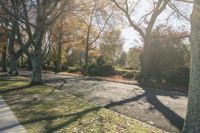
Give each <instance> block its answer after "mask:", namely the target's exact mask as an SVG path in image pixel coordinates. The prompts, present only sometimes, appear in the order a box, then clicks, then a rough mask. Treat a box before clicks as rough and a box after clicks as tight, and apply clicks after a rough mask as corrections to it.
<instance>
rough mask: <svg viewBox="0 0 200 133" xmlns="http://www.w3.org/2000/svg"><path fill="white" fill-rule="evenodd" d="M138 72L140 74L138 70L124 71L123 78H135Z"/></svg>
mask: <svg viewBox="0 0 200 133" xmlns="http://www.w3.org/2000/svg"><path fill="white" fill-rule="evenodd" d="M139 74H140V72H138V71H131V72H126V73H124V74H123V78H126V79H136V78H137V77H138V76H139Z"/></svg>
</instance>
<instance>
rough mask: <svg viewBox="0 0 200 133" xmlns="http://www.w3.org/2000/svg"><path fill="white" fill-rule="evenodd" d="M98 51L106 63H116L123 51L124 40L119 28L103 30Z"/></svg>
mask: <svg viewBox="0 0 200 133" xmlns="http://www.w3.org/2000/svg"><path fill="white" fill-rule="evenodd" d="M101 43H102V44H100V51H101V53H102V55H103V56H104V58H105V61H106V63H109V64H113V65H117V64H119V61H120V58H121V56H122V53H123V45H124V40H123V38H122V37H121V31H120V30H119V29H111V30H110V31H105V33H104V34H103V35H102V39H101Z"/></svg>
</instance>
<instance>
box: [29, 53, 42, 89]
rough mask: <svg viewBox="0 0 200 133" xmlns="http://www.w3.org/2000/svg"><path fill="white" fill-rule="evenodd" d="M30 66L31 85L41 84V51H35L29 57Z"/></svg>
mask: <svg viewBox="0 0 200 133" xmlns="http://www.w3.org/2000/svg"><path fill="white" fill-rule="evenodd" d="M31 64H32V81H31V84H33V85H39V84H42V70H41V66H42V65H41V50H35V51H34V53H33V54H32V55H31Z"/></svg>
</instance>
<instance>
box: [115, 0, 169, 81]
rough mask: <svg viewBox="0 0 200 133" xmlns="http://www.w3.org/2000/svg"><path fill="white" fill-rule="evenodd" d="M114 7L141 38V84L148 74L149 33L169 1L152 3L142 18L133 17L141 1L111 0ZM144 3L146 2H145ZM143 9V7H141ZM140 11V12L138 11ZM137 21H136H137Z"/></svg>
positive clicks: (160, 0) (159, 0)
mask: <svg viewBox="0 0 200 133" xmlns="http://www.w3.org/2000/svg"><path fill="white" fill-rule="evenodd" d="M112 1H113V2H114V3H115V5H116V6H117V7H118V9H120V10H121V11H122V12H123V13H124V14H125V16H126V18H127V20H128V22H129V23H130V26H131V27H133V29H134V30H136V31H137V32H138V33H139V35H140V36H141V38H142V41H143V43H144V46H143V47H144V49H143V52H144V54H143V58H142V63H141V68H142V69H141V74H142V75H143V82H147V80H148V72H149V57H150V51H148V47H149V43H150V41H151V33H152V30H153V27H154V25H155V22H156V20H157V18H158V16H159V15H160V14H161V13H162V12H163V10H164V9H165V8H166V6H167V4H168V3H169V0H157V1H156V2H155V1H154V2H153V5H152V6H151V7H150V9H151V10H149V11H148V12H145V14H143V15H142V16H139V20H138V16H137V15H133V13H136V12H137V11H138V7H139V6H141V3H142V2H143V0H137V1H135V0H118V1H117V0H112ZM145 2H146V1H145ZM142 8H143V7H142ZM140 11H141V10H140ZM137 20H138V21H137Z"/></svg>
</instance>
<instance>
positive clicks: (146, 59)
mask: <svg viewBox="0 0 200 133" xmlns="http://www.w3.org/2000/svg"><path fill="white" fill-rule="evenodd" d="M150 43H151V42H150V39H146V41H144V48H143V55H142V61H141V75H142V83H144V84H145V83H147V82H148V80H149V67H150V57H151V55H150V53H151V51H150V45H149V44H150Z"/></svg>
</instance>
